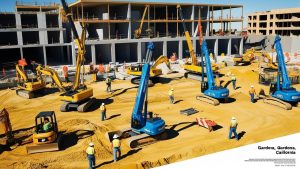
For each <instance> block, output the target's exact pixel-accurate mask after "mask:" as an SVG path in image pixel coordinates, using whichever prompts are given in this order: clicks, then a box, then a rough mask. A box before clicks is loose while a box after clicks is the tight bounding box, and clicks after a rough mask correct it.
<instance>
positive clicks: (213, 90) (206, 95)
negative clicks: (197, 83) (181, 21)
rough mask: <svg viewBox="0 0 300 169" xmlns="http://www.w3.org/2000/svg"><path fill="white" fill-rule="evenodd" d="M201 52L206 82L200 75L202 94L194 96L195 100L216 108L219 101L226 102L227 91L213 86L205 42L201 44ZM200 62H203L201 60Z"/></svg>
mask: <svg viewBox="0 0 300 169" xmlns="http://www.w3.org/2000/svg"><path fill="white" fill-rule="evenodd" d="M200 41H201V40H200ZM200 43H201V42H200ZM201 51H202V55H204V58H205V63H206V64H205V68H206V77H207V81H204V74H203V73H202V82H201V92H202V94H200V95H198V96H196V99H197V100H200V101H204V102H207V103H209V104H212V105H215V106H216V105H219V104H220V102H219V100H221V99H224V100H226V99H227V98H228V95H229V90H228V89H227V88H224V87H222V86H216V84H215V79H214V73H213V71H212V68H211V63H210V57H209V53H208V49H207V44H206V41H205V40H203V42H202V45H201ZM201 58H202V57H201ZM201 61H202V62H203V59H202V60H201ZM202 65H203V63H202Z"/></svg>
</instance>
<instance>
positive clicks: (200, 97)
mask: <svg viewBox="0 0 300 169" xmlns="http://www.w3.org/2000/svg"><path fill="white" fill-rule="evenodd" d="M196 99H197V100H200V101H202V102H206V103H208V104H212V105H214V106H217V105H219V104H220V102H219V100H217V99H214V98H212V97H209V96H206V95H204V94H200V95H197V96H196Z"/></svg>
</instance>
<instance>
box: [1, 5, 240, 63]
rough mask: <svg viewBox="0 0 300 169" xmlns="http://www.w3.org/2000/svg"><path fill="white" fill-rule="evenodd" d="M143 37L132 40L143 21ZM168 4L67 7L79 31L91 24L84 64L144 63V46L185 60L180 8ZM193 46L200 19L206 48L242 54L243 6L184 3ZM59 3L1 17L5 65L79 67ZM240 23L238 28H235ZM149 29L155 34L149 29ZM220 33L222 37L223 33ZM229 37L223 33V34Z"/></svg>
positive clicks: (18, 8) (19, 8) (24, 8)
mask: <svg viewBox="0 0 300 169" xmlns="http://www.w3.org/2000/svg"><path fill="white" fill-rule="evenodd" d="M146 5H148V6H149V10H148V11H147V12H146V15H145V18H144V24H143V29H142V37H141V38H140V39H135V38H134V30H135V29H137V28H138V27H139V25H140V23H141V21H142V15H143V13H144V9H145V6H146ZM177 5H178V3H166V2H161V3H158V2H126V1H114V0H111V1H104V0H78V1H76V2H75V3H73V4H69V6H70V9H71V11H72V15H73V18H74V20H75V24H76V27H77V29H78V31H79V33H80V32H81V27H80V24H82V23H84V24H86V25H87V31H88V37H87V41H86V52H87V53H86V63H87V64H88V63H90V62H93V63H94V64H99V63H109V62H120V63H123V62H137V61H139V62H140V61H142V60H143V57H144V56H145V52H146V44H147V42H149V41H152V42H154V45H155V50H154V53H153V56H154V58H153V59H155V58H157V57H159V56H160V55H166V56H170V55H171V54H172V53H173V52H176V53H177V54H178V57H179V58H185V57H186V56H187V55H188V53H187V51H188V46H187V44H186V41H185V37H184V33H183V32H184V31H183V27H182V25H181V22H182V21H181V19H180V17H179V12H178V9H177V8H176V6H177ZM180 5H181V7H182V9H183V13H184V18H185V22H186V25H187V29H188V31H189V33H190V35H191V37H192V40H193V46H194V49H195V51H196V52H197V53H199V52H200V47H199V44H198V43H199V41H198V39H199V38H198V37H197V26H198V20H199V19H201V24H202V31H203V33H204V35H205V38H206V39H207V42H208V48H209V50H210V52H211V53H214V54H215V55H221V54H222V53H224V54H225V55H231V54H238V53H241V52H242V46H243V41H242V37H241V36H240V34H238V33H236V32H235V31H234V29H237V30H241V29H242V27H243V6H241V5H220V4H189V3H180ZM62 13H63V12H61V8H60V7H59V5H58V4H48V5H44V4H43V5H41V4H33V5H32V4H20V3H17V5H16V11H15V12H8V13H7V12H5V13H4V12H2V13H0V34H1V37H2V38H1V40H0V53H1V57H0V60H1V63H2V64H5V63H7V62H8V63H10V62H16V61H17V60H19V59H21V58H25V59H27V60H28V61H30V60H35V61H37V62H40V63H42V64H47V65H64V64H73V65H74V64H75V61H76V60H75V59H76V52H75V44H74V42H72V40H71V38H70V34H71V33H70V32H71V31H70V28H69V27H68V24H67V23H64V22H63V21H64V19H63V17H62ZM237 25H238V26H237ZM149 29H151V30H152V32H151V36H150V37H149V34H147V33H146V32H147V31H146V30H149ZM220 32H221V33H220ZM224 34H225V35H224Z"/></svg>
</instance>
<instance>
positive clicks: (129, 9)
mask: <svg viewBox="0 0 300 169" xmlns="http://www.w3.org/2000/svg"><path fill="white" fill-rule="evenodd" d="M127 19H128V20H130V21H129V23H128V35H127V36H128V39H131V4H130V3H129V4H128V10H127Z"/></svg>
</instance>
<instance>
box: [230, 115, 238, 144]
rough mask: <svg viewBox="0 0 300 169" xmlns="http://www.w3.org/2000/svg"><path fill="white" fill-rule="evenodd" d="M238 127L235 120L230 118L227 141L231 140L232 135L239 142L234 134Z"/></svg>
mask: <svg viewBox="0 0 300 169" xmlns="http://www.w3.org/2000/svg"><path fill="white" fill-rule="evenodd" d="M237 126H238V123H237V120H236V118H235V117H232V118H231V121H230V127H229V136H228V139H231V135H232V133H233V134H234V137H235V139H236V140H239V137H238V134H237V133H236V128H237Z"/></svg>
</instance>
